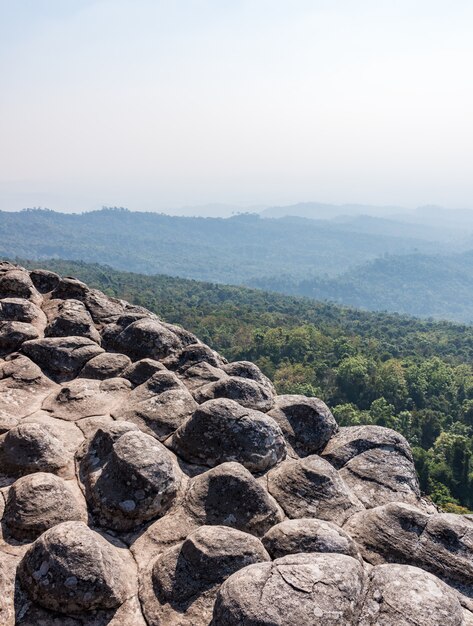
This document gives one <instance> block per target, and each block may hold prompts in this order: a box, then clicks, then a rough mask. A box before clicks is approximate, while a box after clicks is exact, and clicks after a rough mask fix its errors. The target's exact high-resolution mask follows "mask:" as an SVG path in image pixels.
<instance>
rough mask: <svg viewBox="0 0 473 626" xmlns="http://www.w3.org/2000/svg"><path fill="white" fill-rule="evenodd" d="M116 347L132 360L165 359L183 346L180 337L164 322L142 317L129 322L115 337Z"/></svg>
mask: <svg viewBox="0 0 473 626" xmlns="http://www.w3.org/2000/svg"><path fill="white" fill-rule="evenodd" d="M114 346H115V349H116V350H118V351H119V352H123V354H127V355H128V356H129V357H130V358H131V359H132V360H134V361H135V360H138V359H146V358H151V359H157V360H159V359H163V358H164V357H167V356H169V355H170V354H172V353H173V352H176V351H178V350H179V349H180V348H181V347H182V342H181V340H180V338H179V337H178V336H177V335H176V334H175V333H174V332H172V331H171V330H169V329H168V328H166V327H165V326H164V324H163V323H162V322H158V321H157V320H154V319H148V318H142V319H138V320H137V321H136V322H133V323H131V324H129V325H128V326H127V327H126V328H125V329H124V330H123V331H122V332H121V333H120V334H119V335H118V337H117V338H116V339H115V342H114Z"/></svg>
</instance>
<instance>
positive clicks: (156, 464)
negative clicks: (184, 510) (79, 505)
mask: <svg viewBox="0 0 473 626" xmlns="http://www.w3.org/2000/svg"><path fill="white" fill-rule="evenodd" d="M119 425H120V424H118V426H119ZM124 425H125V424H124V423H123V424H122V426H124ZM130 426H131V425H130ZM85 445H86V447H87V451H86V454H85V455H84V457H83V459H82V462H81V477H82V480H83V482H84V485H85V491H86V496H87V499H88V501H89V503H90V506H91V507H92V510H93V512H94V514H95V516H96V519H97V522H98V523H99V524H100V525H101V526H104V527H110V528H113V529H114V530H131V529H133V528H135V527H136V526H138V525H139V524H141V523H142V522H145V521H148V520H149V519H152V518H155V517H158V516H161V515H163V514H164V513H165V512H166V510H167V509H168V508H169V506H170V505H171V504H172V502H173V500H174V498H175V497H176V494H177V491H178V489H179V485H180V481H181V476H180V470H179V468H178V466H177V463H176V462H175V460H174V459H173V457H172V455H171V453H170V452H169V451H168V450H167V449H166V448H165V447H164V446H163V445H162V444H160V443H159V442H158V441H156V439H154V438H153V437H151V436H150V435H147V434H145V433H143V432H141V431H139V430H137V429H136V430H135V429H133V428H131V429H129V430H126V431H125V432H120V431H118V432H117V430H115V432H114V431H113V430H109V431H104V430H98V431H97V433H96V434H95V436H94V437H93V439H92V440H91V441H90V442H87V443H86V444H85Z"/></svg>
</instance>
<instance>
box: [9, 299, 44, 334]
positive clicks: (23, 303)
mask: <svg viewBox="0 0 473 626" xmlns="http://www.w3.org/2000/svg"><path fill="white" fill-rule="evenodd" d="M0 320H4V321H10V322H25V323H27V324H32V325H33V326H34V327H35V328H37V329H38V330H44V328H45V326H46V323H47V319H46V315H45V314H44V312H43V311H42V310H41V309H40V308H39V306H37V305H36V304H34V303H33V302H30V300H25V299H24V298H4V299H3V300H0Z"/></svg>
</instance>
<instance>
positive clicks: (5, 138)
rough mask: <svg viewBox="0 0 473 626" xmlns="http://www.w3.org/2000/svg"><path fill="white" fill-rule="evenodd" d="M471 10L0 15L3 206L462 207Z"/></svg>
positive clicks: (240, 1)
mask: <svg viewBox="0 0 473 626" xmlns="http://www.w3.org/2000/svg"><path fill="white" fill-rule="evenodd" d="M472 30H473V3H472V2H471V1H458V0H450V1H440V0H428V1H427V0H415V1H412V0H390V1H387V0H357V1H356V2H354V1H353V0H312V1H308V0H252V1H250V0H234V1H227V2H226V1H225V0H167V1H161V0H0V90H1V91H0V209H19V208H22V207H24V206H32V205H42V206H49V207H50V208H54V209H64V210H80V209H83V210H89V209H92V208H97V207H100V206H101V205H102V204H108V205H114V204H117V205H123V206H128V207H129V208H132V209H148V210H153V209H155V210H164V209H172V208H176V207H179V206H181V205H189V204H205V203H209V202H223V203H229V204H242V205H257V204H285V203H294V202H299V201H308V200H315V201H323V202H334V203H343V202H359V203H373V204H391V205H392V204H400V205H406V206H415V205H418V204H426V203H436V204H443V205H446V206H450V207H471V208H473V175H472V169H473V72H472V70H471V66H472V63H473V37H472V36H471V32H472Z"/></svg>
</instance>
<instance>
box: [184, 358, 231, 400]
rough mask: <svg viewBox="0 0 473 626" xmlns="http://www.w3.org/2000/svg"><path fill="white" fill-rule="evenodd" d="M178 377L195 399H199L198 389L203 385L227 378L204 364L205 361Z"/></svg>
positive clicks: (223, 373)
mask: <svg viewBox="0 0 473 626" xmlns="http://www.w3.org/2000/svg"><path fill="white" fill-rule="evenodd" d="M180 376H181V378H182V381H183V383H184V384H185V385H186V387H187V388H188V389H189V391H190V392H191V393H192V394H193V395H194V397H196V398H198V397H199V389H200V388H201V387H203V386H204V385H208V384H209V383H213V382H215V381H217V380H222V379H225V378H227V374H226V373H225V372H224V371H223V370H222V369H219V368H218V367H214V366H213V365H210V364H209V363H205V361H204V362H202V363H198V364H197V365H192V366H191V367H189V368H187V369H186V370H185V371H184V372H183V373H181V374H180Z"/></svg>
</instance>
